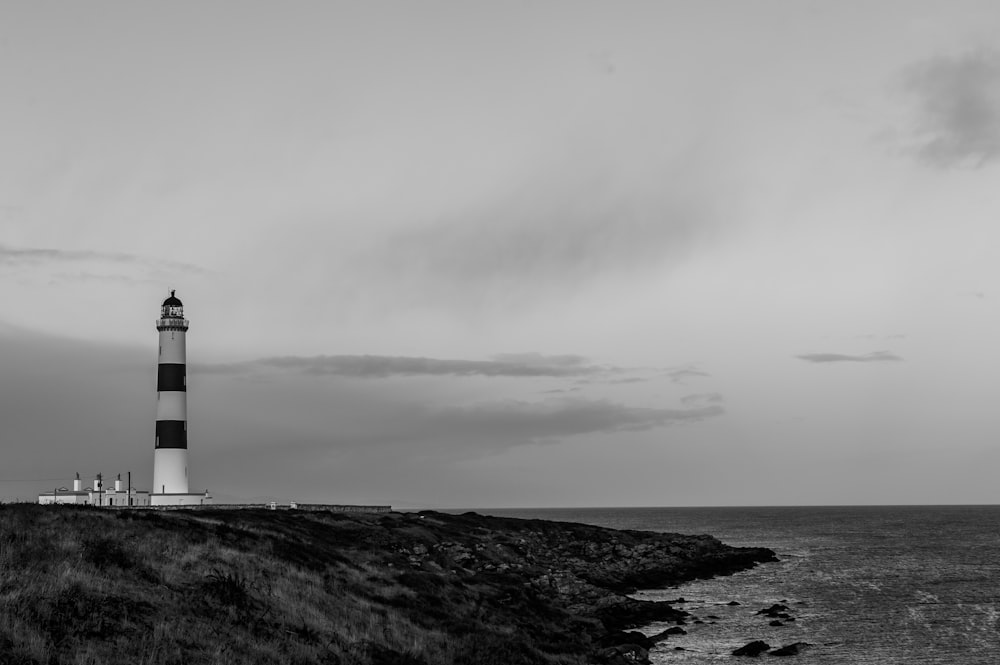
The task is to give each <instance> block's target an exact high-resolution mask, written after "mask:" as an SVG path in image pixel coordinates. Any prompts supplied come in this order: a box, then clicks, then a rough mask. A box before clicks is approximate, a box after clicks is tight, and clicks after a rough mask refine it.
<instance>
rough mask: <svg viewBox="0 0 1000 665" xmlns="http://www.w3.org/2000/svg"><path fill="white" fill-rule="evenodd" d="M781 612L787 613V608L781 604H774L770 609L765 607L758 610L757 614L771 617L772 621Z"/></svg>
mask: <svg viewBox="0 0 1000 665" xmlns="http://www.w3.org/2000/svg"><path fill="white" fill-rule="evenodd" d="M782 612H788V607H786V606H784V605H782V604H781V603H775V604H774V605H771V606H770V607H766V608H764V609H762V610H760V611H759V612H757V614H763V615H764V616H768V617H771V618H772V619H775V618H777V617H778V615H779V614H781V613H782Z"/></svg>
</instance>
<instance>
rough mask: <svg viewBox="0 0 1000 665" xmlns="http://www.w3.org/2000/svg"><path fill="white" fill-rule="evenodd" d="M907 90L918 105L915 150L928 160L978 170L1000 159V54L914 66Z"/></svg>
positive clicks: (906, 82)
mask: <svg viewBox="0 0 1000 665" xmlns="http://www.w3.org/2000/svg"><path fill="white" fill-rule="evenodd" d="M903 85H904V88H905V90H906V91H907V92H908V93H909V94H910V95H911V96H912V97H913V98H915V100H916V104H917V108H916V113H917V119H916V125H915V127H914V128H913V141H915V146H914V147H913V148H912V149H913V150H914V151H915V152H916V154H917V155H919V156H920V157H921V158H922V159H924V160H926V161H927V162H929V163H930V164H933V165H934V166H938V167H942V168H947V167H955V166H962V165H968V166H972V167H977V168H978V167H981V166H983V165H985V164H986V163H988V162H990V161H992V160H994V159H995V158H996V157H997V156H998V155H1000V53H998V52H995V51H982V50H980V51H974V52H971V53H966V54H965V55H961V56H956V57H943V56H942V57H936V58H931V59H929V60H926V61H924V62H921V63H917V64H915V65H912V66H911V67H910V68H909V69H908V70H907V71H906V72H905V74H904V78H903Z"/></svg>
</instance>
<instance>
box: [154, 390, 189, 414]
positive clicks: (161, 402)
mask: <svg viewBox="0 0 1000 665" xmlns="http://www.w3.org/2000/svg"><path fill="white" fill-rule="evenodd" d="M156 419H157V420H184V421H186V420H187V393H182V392H178V391H175V390H168V391H164V392H161V393H158V394H157V396H156Z"/></svg>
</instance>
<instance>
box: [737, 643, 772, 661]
mask: <svg viewBox="0 0 1000 665" xmlns="http://www.w3.org/2000/svg"><path fill="white" fill-rule="evenodd" d="M770 648H771V645H770V644H768V643H767V642H765V641H763V640H754V641H753V642H749V643H747V644H744V645H743V646H741V647H740V648H739V649H736V650H735V651H733V655H734V656H749V657H751V658H756V657H757V656H759V655H761V654H762V653H764V652H765V651H767V650H768V649H770Z"/></svg>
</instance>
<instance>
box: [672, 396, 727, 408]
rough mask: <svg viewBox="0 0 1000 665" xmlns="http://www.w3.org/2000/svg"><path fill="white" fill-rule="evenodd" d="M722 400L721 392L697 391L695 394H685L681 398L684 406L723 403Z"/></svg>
mask: <svg viewBox="0 0 1000 665" xmlns="http://www.w3.org/2000/svg"><path fill="white" fill-rule="evenodd" d="M722 401H723V399H722V395H720V394H719V393H697V394H694V395H685V396H684V397H682V398H681V404H683V405H684V406H695V405H698V406H701V405H705V404H721V403H722Z"/></svg>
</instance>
